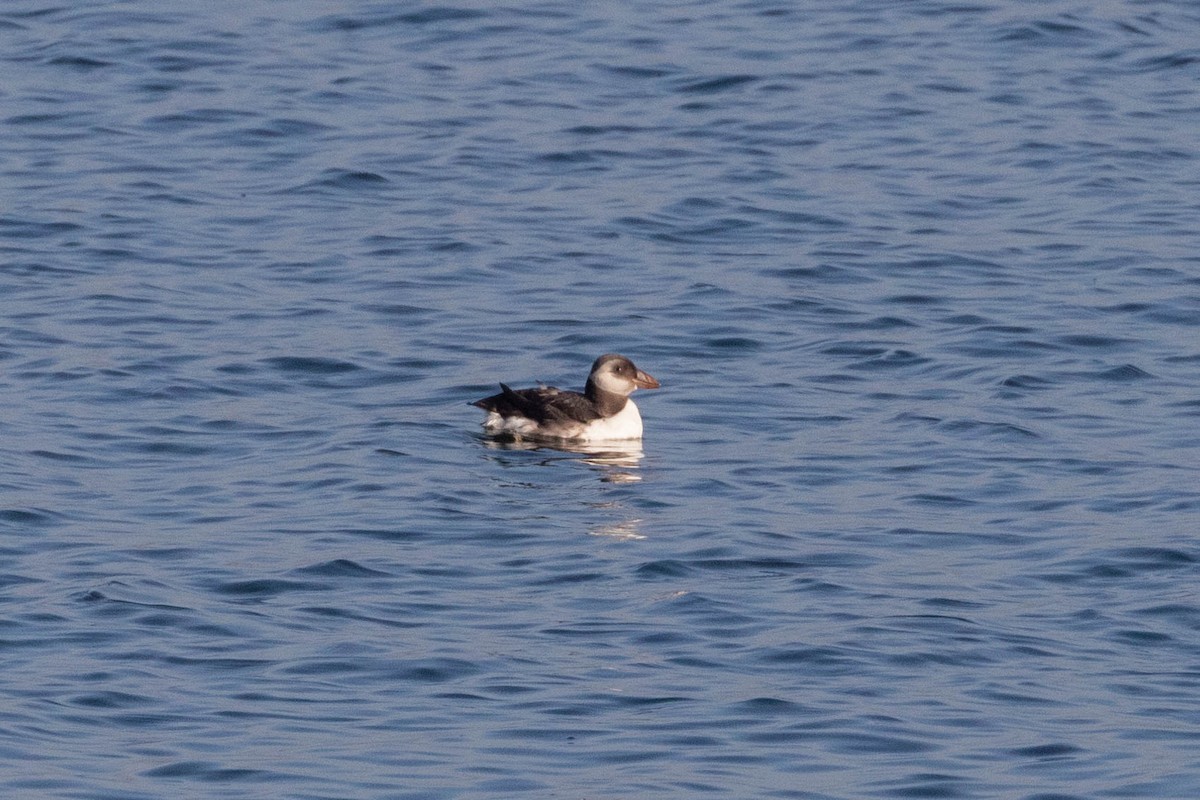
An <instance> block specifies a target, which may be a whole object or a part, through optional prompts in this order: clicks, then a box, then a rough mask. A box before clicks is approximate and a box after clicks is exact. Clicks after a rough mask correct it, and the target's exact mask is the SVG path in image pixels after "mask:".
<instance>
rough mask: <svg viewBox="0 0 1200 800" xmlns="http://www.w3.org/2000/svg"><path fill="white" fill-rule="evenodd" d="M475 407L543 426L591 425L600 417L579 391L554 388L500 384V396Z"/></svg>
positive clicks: (477, 402)
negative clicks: (588, 423) (556, 423)
mask: <svg viewBox="0 0 1200 800" xmlns="http://www.w3.org/2000/svg"><path fill="white" fill-rule="evenodd" d="M471 405H473V406H477V407H479V408H482V409H483V410H484V411H495V412H496V413H497V414H499V415H500V416H502V417H516V416H520V417H525V419H531V420H533V421H534V422H536V423H538V424H539V425H544V424H546V423H548V422H591V421H592V420H594V419H599V418H600V413H599V412H598V411H596V407H595V406H594V405H593V404H592V401H591V400H588V399H587V398H586V397H584V396H583V395H581V394H579V392H567V391H563V390H562V389H556V388H554V387H553V386H539V387H538V388H536V389H510V388H509V387H507V386H505V385H504V384H503V383H502V384H500V394H494V395H492V396H491V397H485V398H483V399H482V400H476V401H475V402H474V403H472V404H471Z"/></svg>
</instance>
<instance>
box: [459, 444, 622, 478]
mask: <svg viewBox="0 0 1200 800" xmlns="http://www.w3.org/2000/svg"><path fill="white" fill-rule="evenodd" d="M482 441H483V446H484V447H486V448H488V449H489V450H530V451H536V450H551V451H558V452H560V453H574V454H578V455H582V456H584V458H581V459H579V460H580V461H582V462H583V463H585V464H590V465H591V466H593V467H597V468H598V469H599V470H600V472H601V473H602V474H601V476H600V480H602V481H604V482H605V483H633V482H634V481H640V480H641V479H642V476H641V475H639V474H637V472H631V471H629V470H636V469H637V467H638V465H639V462H641V460H642V459H643V458H645V453H644V452H643V450H642V443H641V442H640V441H637V440H631V441H629V442H602V443H594V444H593V443H588V442H567V441H564V442H544V441H538V442H535V441H530V440H528V439H520V438H498V437H489V438H485V439H483V440H482Z"/></svg>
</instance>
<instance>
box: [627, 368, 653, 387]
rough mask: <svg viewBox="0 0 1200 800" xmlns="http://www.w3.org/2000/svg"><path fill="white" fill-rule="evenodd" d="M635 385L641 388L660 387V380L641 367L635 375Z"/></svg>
mask: <svg viewBox="0 0 1200 800" xmlns="http://www.w3.org/2000/svg"><path fill="white" fill-rule="evenodd" d="M633 385H634V386H636V387H638V388H639V389H657V388H658V387H659V383H658V381H656V380H654V377H653V376H652V375H650V374H649V373H646V372H642V371H641V370H640V369H639V370H638V371H637V375H635V376H634V377H633Z"/></svg>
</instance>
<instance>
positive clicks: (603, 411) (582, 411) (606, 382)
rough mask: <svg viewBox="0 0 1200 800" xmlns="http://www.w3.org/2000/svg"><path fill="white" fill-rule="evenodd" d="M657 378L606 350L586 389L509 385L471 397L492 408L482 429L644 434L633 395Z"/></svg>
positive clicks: (617, 436) (599, 437) (582, 436)
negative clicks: (476, 397) (479, 397)
mask: <svg viewBox="0 0 1200 800" xmlns="http://www.w3.org/2000/svg"><path fill="white" fill-rule="evenodd" d="M658 387H659V383H658V381H656V380H655V379H654V378H652V377H651V376H650V375H648V374H646V373H645V372H642V371H641V370H640V369H638V368H637V367H635V366H634V365H633V362H632V361H630V360H629V359H628V358H626V357H625V356H619V355H617V354H616V353H607V354H605V355H602V356H600V357H599V358H597V359H596V360H595V362H593V364H592V372H591V374H590V375H588V379H587V385H586V386H585V387H584V389H583V392H582V393H580V392H571V391H566V390H564V389H556V388H555V387H553V386H539V387H537V388H536V389H510V388H509V387H508V386H505V385H504V384H503V383H502V384H500V393H499V394H494V395H492V396H491V397H485V398H483V399H482V400H476V401H475V402H474V403H471V405H473V406H477V407H478V408H482V409H483V410H484V411H486V412H488V415H487V418H486V419H485V420H484V421H483V429H484V431H486V432H487V433H489V434H492V435H500V436H505V435H506V436H511V437H513V438H517V439H521V438H531V439H563V440H570V441H576V442H604V441H618V440H622V439H626V440H627V439H641V438H642V415H641V414H639V413H638V408H637V406H635V405H634V404H633V401H632V400H630V399H629V395H631V394H633V392H634V391H635V390H637V389H657V388H658Z"/></svg>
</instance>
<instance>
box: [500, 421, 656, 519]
mask: <svg viewBox="0 0 1200 800" xmlns="http://www.w3.org/2000/svg"><path fill="white" fill-rule="evenodd" d="M480 441H481V442H482V443H483V446H484V447H486V448H487V449H489V450H497V451H512V450H525V451H530V452H537V453H539V454H545V458H543V459H542V460H541V462H540V463H541V464H542V465H544V466H550V465H553V464H555V463H561V462H562V461H565V460H568V459H569V460H572V461H579V462H582V463H584V464H587V465H588V466H589V467H591V468H592V469H594V470H596V471H597V472H598V473H600V480H601V481H602V482H604V483H634V482H636V481H640V480H641V479H642V476H641V475H639V474H638V469H639V467H640V462H641V460H642V459H643V458H644V457H645V454H644V453H643V451H642V443H641V442H640V441H629V442H604V443H602V444H601V443H594V444H588V443H582V442H565V441H564V442H558V441H555V442H546V441H530V440H528V439H521V438H514V437H503V438H501V437H495V436H490V437H483V438H480ZM560 454H561V455H560ZM584 505H586V506H587V507H589V508H592V509H602V510H603V513H604V515H605V516H607V517H610V518H615V519H612V520H611V521H608V522H605V523H603V524H600V525H593V526H591V527H590V528H589V529H588V534H590V535H592V536H600V537H604V538H607V539H610V540H612V541H615V542H627V541H631V540H636V539H645V538H646V535H645V534H644V533H643V532H642V520H641V519H638V518H635V517H632V516H630V514H629V511H628V510H627V509H626V508H625V505H624V504H623V503H621V502H620V501H619V500H618V501H606V502H599V503H592V502H589V503H585V504H584Z"/></svg>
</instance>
